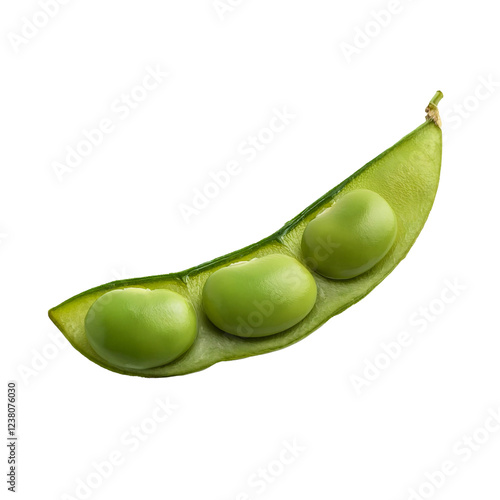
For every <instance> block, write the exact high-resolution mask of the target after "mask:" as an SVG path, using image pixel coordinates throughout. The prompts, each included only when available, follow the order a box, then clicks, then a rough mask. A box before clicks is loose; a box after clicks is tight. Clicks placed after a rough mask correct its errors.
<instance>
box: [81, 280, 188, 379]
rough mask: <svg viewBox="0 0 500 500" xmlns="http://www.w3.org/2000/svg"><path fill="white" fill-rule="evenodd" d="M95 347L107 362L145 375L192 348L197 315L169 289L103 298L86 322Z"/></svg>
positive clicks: (127, 291)
mask: <svg viewBox="0 0 500 500" xmlns="http://www.w3.org/2000/svg"><path fill="white" fill-rule="evenodd" d="M85 331H86V334H87V338H88V340H89V342H90V345H91V346H92V348H93V349H94V350H95V351H96V352H97V354H99V355H100V356H101V357H102V358H104V359H105V360H106V361H107V362H109V363H111V364H112V365H114V366H117V367H121V368H132V369H139V370H143V369H146V368H153V367H156V366H161V365H165V364H167V363H170V362H172V361H173V360H174V359H176V358H178V357H179V356H181V355H182V354H184V353H185V352H186V351H187V350H188V349H189V347H191V345H192V344H193V342H194V341H195V338H196V334H197V321H196V313H195V311H194V308H193V306H192V305H191V303H190V302H188V301H187V300H186V299H185V298H184V297H182V295H179V294H178V293H176V292H172V291H171V290H163V289H162V290H148V289H144V288H125V289H119V290H113V291H111V292H108V293H105V294H104V295H101V297H99V298H98V299H97V300H96V301H95V302H94V303H93V305H92V307H91V308H90V309H89V312H88V313H87V316H86V318H85Z"/></svg>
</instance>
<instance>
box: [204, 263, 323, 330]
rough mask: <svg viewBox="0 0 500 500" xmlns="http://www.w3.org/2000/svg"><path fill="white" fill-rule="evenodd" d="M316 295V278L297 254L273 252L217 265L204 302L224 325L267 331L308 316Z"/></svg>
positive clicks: (223, 327) (218, 323)
mask: <svg viewBox="0 0 500 500" xmlns="http://www.w3.org/2000/svg"><path fill="white" fill-rule="evenodd" d="M315 301H316V282H315V281H314V278H313V277H312V275H311V273H310V272H309V271H308V270H307V269H306V268H305V267H304V266H303V265H302V264H301V263H300V262H298V261H297V260H296V259H294V258H292V257H288V256H286V255H280V254H272V255H267V256H266V257H260V258H256V259H253V260H250V261H246V262H245V261H243V262H238V263H236V264H233V265H231V266H228V267H224V268H222V269H219V270H217V271H215V272H214V273H213V274H212V275H211V276H210V277H209V278H208V280H207V282H206V283H205V287H204V289H203V307H204V309H205V312H206V313H207V316H208V317H209V319H210V320H211V321H212V323H214V324H215V325H216V326H217V327H218V328H220V329H221V330H223V331H225V332H228V333H232V334H233V335H238V336H239V337H264V336H266V335H272V334H275V333H279V332H282V331H284V330H286V329H288V328H290V327H291V326H293V325H295V324H297V323H298V322H299V321H301V320H302V319H304V318H305V317H306V316H307V314H309V312H310V311H311V309H312V308H313V306H314V303H315Z"/></svg>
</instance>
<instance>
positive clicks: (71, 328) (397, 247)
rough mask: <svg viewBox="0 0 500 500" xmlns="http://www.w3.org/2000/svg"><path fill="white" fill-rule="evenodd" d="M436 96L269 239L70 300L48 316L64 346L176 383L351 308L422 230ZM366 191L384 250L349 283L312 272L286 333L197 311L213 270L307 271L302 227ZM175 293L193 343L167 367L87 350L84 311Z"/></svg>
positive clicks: (285, 342)
mask: <svg viewBox="0 0 500 500" xmlns="http://www.w3.org/2000/svg"><path fill="white" fill-rule="evenodd" d="M441 98H442V94H441V92H438V93H437V94H436V95H435V96H434V98H433V99H432V100H431V102H430V103H429V106H428V107H427V109H426V111H427V116H426V121H425V123H424V124H422V125H421V126H419V127H418V128H417V129H415V130H414V131H413V132H411V133H410V134H408V135H407V136H405V137H404V138H403V139H401V140H400V141H399V142H398V143H396V144H395V145H394V146H392V147H391V148H389V149H387V150H386V151H384V152H383V153H382V154H381V155H379V156H377V157H376V158H375V159H373V160H372V161H370V162H369V163H367V164H366V165H365V166H363V167H362V168H360V169H359V170H358V171H357V172H355V173H354V174H353V175H351V176H350V177H349V178H347V179H346V180H344V181H343V182H342V183H340V184H339V185H338V186H336V187H335V188H333V189H332V190H330V191H328V192H327V193H326V194H325V195H324V196H322V197H321V198H320V199H318V200H317V201H315V202H314V203H313V204H312V205H310V206H309V207H307V208H306V209H305V210H304V211H303V212H301V213H300V214H299V215H297V216H296V217H295V218H294V219H292V220H291V221H289V222H287V223H286V224H285V225H284V226H283V227H282V228H281V229H280V230H278V231H277V232H275V233H274V234H272V235H271V236H269V237H267V238H265V239H263V240H261V241H259V242H258V243H255V244H253V245H250V246H248V247H245V248H242V249H241V250H237V251H235V252H232V253H230V254H228V255H224V256H222V257H219V258H217V259H215V260H212V261H210V262H207V263H204V264H201V265H199V266H197V267H193V268H191V269H187V270H186V271H182V272H178V273H172V274H166V275H160V276H151V277H146V278H137V279H129V280H121V281H114V282H112V283H108V284H105V285H102V286H99V287H97V288H93V289H91V290H88V291H86V292H83V293H81V294H79V295H76V296H75V297H72V298H70V299H68V300H66V301H65V302H63V303H62V304H60V305H58V306H57V307H54V308H53V309H51V310H50V311H49V316H50V318H51V319H52V321H53V322H54V323H55V325H56V326H57V327H58V328H59V329H60V330H61V332H62V333H63V334H64V335H65V336H66V338H67V339H68V340H69V341H70V342H71V344H72V345H73V346H74V347H75V348H76V349H77V350H78V351H80V352H81V353H82V354H83V355H84V356H86V357H87V358H89V359H90V360H91V361H93V362H95V363H97V364H98V365H101V366H103V367H104V368H107V369H109V370H112V371H116V372H119V373H123V374H127V375H138V376H142V377H168V376H173V375H184V374H187V373H192V372H196V371H199V370H203V369H205V368H208V367H209V366H211V365H213V364H215V363H217V362H219V361H228V360H234V359H240V358H245V357H248V356H255V355H257V354H263V353H266V352H270V351H275V350H277V349H282V348H283V347H286V346H289V345H291V344H293V343H295V342H297V341H299V340H301V339H303V338H304V337H306V336H307V335H309V334H310V333H311V332H313V331H314V330H316V329H317V328H318V327H319V326H321V325H322V324H323V323H325V322H326V321H327V320H328V319H329V318H331V317H332V316H335V315H336V314H339V313H340V312H342V311H343V310H345V309H347V308H348V307H349V306H351V305H353V304H354V303H356V302H357V301H359V300H360V299H362V298H363V297H364V296H365V295H367V294H368V293H369V292H370V291H371V290H373V288H374V287H375V286H377V285H378V284H379V283H380V282H381V281H382V280H383V279H384V278H385V277H386V276H387V275H388V274H389V273H390V272H391V271H392V270H393V269H394V268H395V267H396V266H397V264H398V263H399V262H400V261H401V260H402V259H403V258H404V257H405V256H406V254H407V253H408V251H409V250H410V248H411V246H412V245H413V243H414V242H415V240H416V238H417V236H418V235H419V233H420V231H421V230H422V228H423V226H424V224H425V221H426V220H427V217H428V215H429V212H430V210H431V208H432V204H433V202H434V198H435V195H436V191H437V187H438V182H439V174H440V168H441V151H442V135H441V128H440V125H441V123H440V119H439V113H438V111H437V104H438V102H439V100H440V99H441ZM360 189H364V190H370V191H372V192H374V193H377V194H378V195H380V196H381V197H383V198H384V199H385V200H386V201H387V203H388V204H389V205H390V207H392V210H393V211H394V214H395V216H396V220H397V235H396V237H395V240H394V243H393V244H392V246H391V248H390V250H389V251H388V252H387V253H386V254H385V255H384V257H383V258H382V259H381V260H380V261H379V262H377V263H376V264H375V265H373V266H372V267H371V268H370V269H369V270H367V271H366V272H363V273H361V274H360V275H358V276H356V277H353V278H351V279H329V278H326V277H324V276H321V275H320V274H317V273H314V272H313V277H314V280H315V282H316V287H317V296H316V300H315V302H314V305H313V306H312V310H311V311H310V312H309V314H307V315H306V316H305V318H304V319H302V320H300V321H299V322H298V323H297V324H295V325H294V326H292V327H290V328H287V329H286V330H284V331H282V332H280V333H276V334H272V335H267V336H261V337H253V338H242V337H241V336H237V335H232V334H229V333H226V332H224V331H222V330H220V329H219V328H217V327H216V326H215V325H214V324H213V323H212V322H211V321H210V320H209V319H208V317H207V314H206V311H205V310H204V307H203V300H202V299H203V297H202V296H203V288H204V285H205V283H206V281H207V279H208V278H209V277H210V276H211V275H213V273H215V272H216V271H217V270H219V269H221V268H225V267H227V266H228V265H230V264H232V263H236V262H239V261H248V260H250V259H254V258H257V257H263V256H266V255H270V254H284V255H286V256H289V257H293V258H294V259H296V260H297V261H299V262H301V263H302V264H304V265H305V266H307V259H305V258H304V255H303V253H302V247H301V242H302V238H303V234H304V231H305V228H306V226H307V225H308V224H309V223H310V222H311V221H312V220H313V219H315V218H316V217H317V216H318V215H319V214H320V213H322V212H324V211H325V209H327V208H329V207H331V206H332V205H333V204H334V203H335V202H336V200H338V199H340V198H342V197H344V196H345V195H346V194H348V193H350V192H352V191H355V190H360ZM130 287H136V288H147V289H150V290H157V289H164V290H170V291H173V292H176V293H178V294H180V295H181V296H183V297H184V298H186V299H187V300H188V301H189V302H190V303H191V304H192V305H193V306H194V310H195V311H196V316H197V335H196V339H195V340H194V343H193V344H192V346H191V347H190V348H189V349H188V350H187V352H185V353H184V354H182V355H181V356H180V357H178V358H177V359H175V360H174V361H172V362H170V363H168V364H165V365H162V366H158V367H154V368H146V369H133V368H123V367H117V366H115V365H113V364H111V363H109V362H108V361H107V360H106V359H104V358H103V357H101V356H100V355H99V354H97V352H96V351H95V350H94V349H93V348H92V346H91V344H90V342H89V339H88V336H87V334H86V330H85V321H86V317H87V314H88V312H89V309H90V308H91V307H92V305H93V304H94V303H95V302H96V300H97V299H99V298H100V297H101V296H103V295H104V294H106V293H107V292H110V291H113V290H119V289H124V288H130Z"/></svg>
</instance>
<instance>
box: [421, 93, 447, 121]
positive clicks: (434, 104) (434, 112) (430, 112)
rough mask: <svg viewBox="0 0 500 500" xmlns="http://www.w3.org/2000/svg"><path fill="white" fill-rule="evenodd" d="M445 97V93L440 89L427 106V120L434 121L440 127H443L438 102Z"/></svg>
mask: <svg viewBox="0 0 500 500" xmlns="http://www.w3.org/2000/svg"><path fill="white" fill-rule="evenodd" d="M442 98H443V93H442V92H441V91H440V90H438V91H437V92H436V93H435V94H434V97H433V98H432V99H431V100H430V101H429V105H428V106H427V107H426V108H425V112H426V113H427V115H426V116H425V119H426V120H429V121H433V122H434V123H435V124H436V125H437V126H438V127H439V128H441V125H442V123H441V117H440V116H439V110H438V104H439V101H440V100H441V99H442Z"/></svg>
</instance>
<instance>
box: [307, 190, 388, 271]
mask: <svg viewBox="0 0 500 500" xmlns="http://www.w3.org/2000/svg"><path fill="white" fill-rule="evenodd" d="M396 233H397V220H396V215H395V214H394V211H393V210H392V208H391V206H390V205H389V204H388V203H387V201H385V200H384V198H382V196H380V195H379V194H377V193H375V192H373V191H370V190H369V189H357V190H355V191H351V192H350V193H348V194H346V195H344V196H343V197H342V198H341V199H340V200H339V201H338V202H336V203H335V204H334V205H333V206H332V207H330V208H329V209H327V210H325V211H324V212H323V213H321V214H320V215H318V216H317V217H316V218H315V219H313V220H312V221H311V222H310V223H309V224H308V225H307V226H306V229H305V231H304V234H303V236H302V253H303V255H304V257H305V259H306V262H307V264H308V265H309V266H310V267H311V268H312V269H314V270H315V271H317V272H318V273H319V274H321V275H323V276H326V277H327V278H332V279H338V280H345V279H350V278H354V277H355V276H359V275H360V274H362V273H364V272H366V271H368V269H371V268H372V267H373V266H374V265H375V264H377V262H380V260H381V259H383V258H384V256H385V255H386V254H387V252H388V251H389V250H390V248H391V247H392V245H393V243H394V240H395V239H396Z"/></svg>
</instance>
